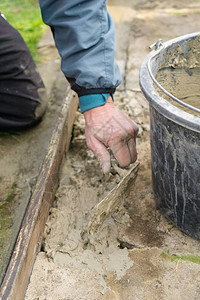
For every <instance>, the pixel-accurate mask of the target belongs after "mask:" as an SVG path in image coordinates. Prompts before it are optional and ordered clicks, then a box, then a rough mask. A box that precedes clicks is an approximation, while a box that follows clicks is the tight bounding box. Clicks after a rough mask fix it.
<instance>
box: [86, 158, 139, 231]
mask: <svg viewBox="0 0 200 300" xmlns="http://www.w3.org/2000/svg"><path fill="white" fill-rule="evenodd" d="M138 169H139V163H136V164H134V165H133V167H132V168H131V169H130V170H129V171H128V173H127V174H126V175H125V176H124V177H123V178H122V179H121V181H120V182H119V183H118V184H117V185H116V186H115V187H114V188H113V189H112V190H111V191H110V192H109V194H108V195H107V196H106V197H105V198H104V199H103V200H102V201H100V202H99V203H98V204H97V205H96V206H95V208H94V214H93V215H92V218H91V220H90V222H89V226H88V232H89V233H90V234H93V233H95V232H96V231H97V230H98V228H99V227H100V226H101V225H102V224H103V222H104V221H105V219H106V218H108V217H109V216H110V215H111V214H113V213H114V212H115V211H116V210H117V208H118V207H119V206H120V205H121V204H122V203H123V202H124V200H125V198H126V197H127V196H128V195H129V193H130V190H131V187H132V185H133V183H134V182H135V179H136V177H137V173H138Z"/></svg>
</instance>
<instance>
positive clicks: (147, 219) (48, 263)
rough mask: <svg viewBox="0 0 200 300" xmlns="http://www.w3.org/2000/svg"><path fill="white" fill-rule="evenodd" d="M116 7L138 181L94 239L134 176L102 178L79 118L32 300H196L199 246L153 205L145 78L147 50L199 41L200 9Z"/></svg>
mask: <svg viewBox="0 0 200 300" xmlns="http://www.w3.org/2000/svg"><path fill="white" fill-rule="evenodd" d="M109 4H110V6H109V9H110V12H111V14H112V15H113V17H114V19H115V21H116V41H117V53H116V55H117V59H118V61H119V65H120V68H121V71H122V74H123V83H122V85H121V86H120V87H119V89H118V91H117V92H116V94H115V103H116V104H117V105H118V107H119V108H120V109H122V110H123V111H125V112H126V113H127V114H128V115H129V116H130V117H131V118H132V119H133V120H135V121H136V122H137V123H138V125H139V128H140V130H139V135H138V139H137V149H138V161H140V169H139V173H138V175H137V178H136V182H135V184H133V186H132V188H131V190H130V194H129V195H128V196H127V197H126V199H124V201H123V202H122V203H121V206H120V207H118V209H116V211H115V213H113V214H112V215H111V216H110V217H109V218H107V219H106V221H105V222H104V223H103V224H102V226H101V227H100V228H99V229H98V231H97V232H96V233H94V234H92V235H91V234H90V233H89V232H88V224H89V222H90V219H91V217H92V214H93V209H94V207H95V205H96V204H97V203H98V202H99V201H100V200H101V199H103V197H104V196H105V195H106V194H107V193H108V192H109V191H110V190H111V189H112V188H113V186H115V185H116V184H117V183H118V182H119V181H120V180H121V178H122V177H123V176H124V175H125V174H126V173H127V172H128V171H127V170H121V169H120V168H113V170H112V172H111V173H110V174H109V175H106V176H105V175H103V174H102V172H101V170H100V167H99V165H98V162H97V160H96V159H95V158H94V156H93V154H92V153H91V152H90V151H89V150H88V149H87V148H86V145H85V137H84V119H83V116H82V115H81V114H80V113H79V112H77V115H76V121H75V124H74V130H73V139H72V142H71V147H70V150H69V153H68V154H67V158H66V160H65V162H64V163H63V167H62V170H61V173H60V184H59V188H58V190H57V194H56V199H55V202H54V205H53V207H52V209H51V211H50V215H49V219H48V221H47V223H46V228H45V233H44V242H43V246H42V250H41V252H40V253H39V255H38V257H37V259H36V262H35V266H34V269H33V273H32V276H31V278H30V284H29V287H28V289H27V294H26V298H25V299H28V300H32V299H39V300H44V299H48V300H51V299H52V300H55V299H56V300H57V299H63V300H64V299H66V300H67V299H68V300H69V299H77V300H79V299H91V300H96V299H109V300H112V299H120V300H121V299H122V300H123V299H124V300H128V299H130V300H132V299H134V300H136V299H137V300H138V299H140V300H144V299H145V300H151V299H178V300H179V299H180V300H182V299H198V298H199V293H200V265H199V263H200V259H199V256H200V243H199V241H198V240H195V239H193V238H191V237H189V236H187V235H185V234H184V233H182V232H181V231H180V230H178V229H177V228H175V227H174V226H173V225H172V224H170V223H169V222H168V221H167V220H166V219H165V217H164V216H163V215H162V214H161V212H160V211H159V210H158V209H157V208H156V205H155V202H154V197H153V193H152V187H151V157H150V142H149V140H150V134H149V110H148V104H147V102H146V101H145V99H144V98H143V96H142V93H141V91H140V88H139V83H138V74H139V68H140V65H141V63H142V61H143V60H144V58H145V57H146V55H147V53H148V46H149V45H150V44H152V43H153V42H155V41H156V40H157V39H158V38H161V37H162V38H163V39H170V38H174V37H176V36H178V35H181V34H186V33H189V32H194V31H196V28H198V23H199V13H200V3H199V2H198V1H194V2H192V3H191V2H189V1H162V2H161V1H109ZM186 287H187V288H186Z"/></svg>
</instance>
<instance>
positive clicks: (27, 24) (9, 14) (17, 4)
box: [0, 0, 46, 60]
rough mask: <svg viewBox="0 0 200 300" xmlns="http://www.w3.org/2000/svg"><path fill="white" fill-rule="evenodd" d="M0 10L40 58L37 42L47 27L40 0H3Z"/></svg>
mask: <svg viewBox="0 0 200 300" xmlns="http://www.w3.org/2000/svg"><path fill="white" fill-rule="evenodd" d="M0 11H1V12H2V13H3V14H4V15H5V17H6V18H7V20H8V22H9V23H10V24H11V25H12V26H13V27H15V28H16V29H17V30H18V31H19V32H20V33H21V35H22V36H23V38H24V40H25V41H26V43H27V45H28V47H29V49H30V51H31V54H32V56H33V58H34V59H35V60H38V58H39V54H38V53H37V43H38V40H39V39H40V37H41V36H42V34H43V33H44V32H45V29H46V26H45V25H44V23H43V21H42V18H41V13H40V8H39V4H38V1H37V0H3V1H1V2H0Z"/></svg>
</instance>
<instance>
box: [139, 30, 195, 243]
mask: <svg viewBox="0 0 200 300" xmlns="http://www.w3.org/2000/svg"><path fill="white" fill-rule="evenodd" d="M193 44H194V45H195V47H197V48H195V49H193V46H192V45H193ZM193 53H194V55H197V57H196V58H195V60H194V61H195V63H196V65H198V66H200V33H193V34H188V35H185V36H181V37H179V38H176V39H173V40H170V41H168V42H166V43H164V44H163V45H162V46H161V47H159V48H158V49H155V50H153V51H151V53H150V54H149V55H148V56H147V58H146V59H145V60H144V62H143V64H142V66H141V69H140V86H141V89H142V91H143V93H144V95H145V97H146V99H147V100H148V101H149V104H150V120H151V156H152V180H153V191H154V195H155V201H156V203H157V205H158V207H159V208H160V209H161V210H162V211H163V213H164V215H165V216H166V217H167V218H168V219H169V220H170V221H171V222H172V223H173V224H175V225H176V226H177V227H179V228H180V229H181V230H183V231H184V232H185V233H187V234H189V235H191V236H193V237H196V238H198V239H200V117H197V116H194V115H193V114H192V113H187V112H185V111H183V110H182V109H180V108H177V107H176V106H174V105H172V104H171V103H169V102H168V101H167V100H165V99H164V98H162V97H161V96H160V95H159V94H158V92H157V91H156V89H155V88H154V84H153V79H152V77H156V74H157V72H158V70H159V69H160V66H161V65H162V67H163V65H166V66H170V64H173V63H174V60H175V59H177V57H179V60H180V61H181V59H182V61H184V62H185V63H186V64H187V58H188V57H189V56H190V59H191V54H193ZM195 53H196V54H195ZM188 54H190V55H188Z"/></svg>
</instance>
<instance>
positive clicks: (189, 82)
mask: <svg viewBox="0 0 200 300" xmlns="http://www.w3.org/2000/svg"><path fill="white" fill-rule="evenodd" d="M156 80H157V81H158V82H159V83H160V84H161V86H162V87H163V88H164V89H165V90H166V91H168V92H170V93H171V94H172V95H174V96H175V97H176V98H178V99H179V100H181V101H183V102H184V103H186V104H189V105H192V106H193V107H195V108H198V109H200V86H199V82H200V68H199V67H196V68H180V67H177V68H171V67H167V68H162V69H160V70H159V71H158V73H157V76H156ZM157 90H158V92H159V94H160V95H161V96H162V97H163V98H164V99H166V100H168V102H170V103H171V104H173V105H174V106H176V107H178V108H179V109H182V110H183V111H186V112H189V113H192V114H193V115H196V116H200V113H198V112H195V111H193V110H191V109H189V108H187V107H185V106H183V105H180V104H179V103H177V102H176V101H174V100H173V99H171V98H170V97H167V96H166V95H165V94H164V93H163V92H162V91H161V90H159V89H157Z"/></svg>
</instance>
